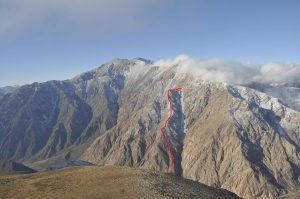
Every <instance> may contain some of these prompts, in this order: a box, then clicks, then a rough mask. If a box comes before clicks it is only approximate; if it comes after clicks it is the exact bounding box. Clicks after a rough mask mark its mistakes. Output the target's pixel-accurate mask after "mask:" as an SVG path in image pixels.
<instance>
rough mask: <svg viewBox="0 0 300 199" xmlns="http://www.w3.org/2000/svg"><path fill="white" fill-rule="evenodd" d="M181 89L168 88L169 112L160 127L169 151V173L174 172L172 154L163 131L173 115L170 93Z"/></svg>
mask: <svg viewBox="0 0 300 199" xmlns="http://www.w3.org/2000/svg"><path fill="white" fill-rule="evenodd" d="M181 90H182V88H172V89H169V90H168V101H169V105H170V114H169V117H168V119H167V120H166V122H165V125H164V126H163V127H162V128H161V129H160V131H161V133H162V134H163V137H164V140H165V142H166V147H167V150H168V152H169V156H170V158H171V164H170V165H169V169H168V172H169V174H172V173H174V155H173V153H172V149H171V147H170V144H169V141H168V138H167V135H166V132H165V128H166V127H167V125H168V123H169V121H170V119H171V117H172V115H173V110H172V102H171V94H172V92H173V91H181Z"/></svg>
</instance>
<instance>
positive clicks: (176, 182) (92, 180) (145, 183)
mask: <svg viewBox="0 0 300 199" xmlns="http://www.w3.org/2000/svg"><path fill="white" fill-rule="evenodd" d="M0 198H30V199H34V198H39V199H40V198H42V199H47V198H80V199H81V198H87V199H89V198H90V199H96V198H97V199H101V198H103V199H110V198H112V199H118V198H145V199H148V198H149V199H154V198H180V199H183V198H203V199H210V198H211V199H221V198H222V199H224V198H228V199H229V198H238V197H237V196H236V195H234V194H232V193H231V192H228V191H226V190H222V189H215V188H211V187H208V186H206V185H203V184H200V183H197V182H193V181H190V180H186V179H183V178H180V177H175V176H169V175H168V174H164V173H158V172H154V171H150V170H143V169H135V168H128V167H116V166H105V167H96V166H95V167H81V168H72V169H63V170H59V171H52V172H41V173H34V174H16V175H6V176H0Z"/></svg>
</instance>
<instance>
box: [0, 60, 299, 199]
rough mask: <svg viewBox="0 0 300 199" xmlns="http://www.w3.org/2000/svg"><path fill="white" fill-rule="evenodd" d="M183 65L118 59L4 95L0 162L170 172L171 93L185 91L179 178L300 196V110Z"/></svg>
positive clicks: (179, 103)
mask: <svg viewBox="0 0 300 199" xmlns="http://www.w3.org/2000/svg"><path fill="white" fill-rule="evenodd" d="M178 67H179V66H177V65H170V66H158V65H156V64H154V63H152V62H151V61H147V60H144V59H132V60H126V59H116V60H113V61H111V62H108V63H106V64H103V65H102V66H100V67H99V68H97V69H95V70H92V71H89V72H87V73H83V74H81V75H79V76H77V77H75V78H73V79H70V80H66V81H49V82H45V83H34V84H31V85H25V86H22V87H20V88H18V89H16V90H15V91H14V92H12V93H10V94H6V95H5V96H4V97H2V99H0V113H1V114H0V158H1V159H7V160H14V161H17V162H21V163H23V164H24V165H27V166H30V167H32V168H33V169H36V170H44V169H46V168H48V167H50V166H51V165H54V164H64V163H66V162H68V161H73V160H78V159H80V160H84V161H88V162H91V163H93V164H97V165H126V166H131V167H144V168H150V169H155V170H159V171H164V172H167V170H168V167H169V164H170V162H171V160H170V157H169V154H168V151H167V149H166V146H165V141H164V139H163V136H162V134H161V132H160V128H161V127H162V126H163V125H164V122H165V121H166V119H167V118H168V115H169V105H168V100H167V96H166V93H167V91H168V89H170V88H175V87H182V88H183V91H182V92H173V93H172V96H171V98H172V106H173V116H172V117H171V119H170V121H169V123H168V125H167V128H166V133H167V137H168V140H169V142H170V147H171V149H172V152H173V155H174V158H175V174H176V175H179V176H183V177H185V178H188V179H192V180H196V181H199V182H201V183H204V184H207V185H210V186H214V187H218V188H224V189H227V190H230V191H232V192H234V193H236V194H237V195H239V196H241V197H258V198H259V197H260V198H274V197H278V196H280V195H284V194H286V193H289V192H294V191H296V190H297V189H299V183H300V155H299V150H300V112H299V109H298V108H299V107H300V106H299V103H297V101H293V100H292V99H291V97H286V95H284V94H285V93H284V92H279V91H278V89H279V88H278V87H276V89H277V90H276V89H275V87H274V86H273V87H272V88H273V90H272V89H270V87H258V85H254V84H252V85H244V86H238V85H229V84H226V83H217V82H207V81H203V80H201V79H199V78H197V76H195V75H193V74H189V73H183V72H181V71H180V70H179V68H178ZM281 87H282V88H283V89H290V88H291V89H292V86H289V88H287V86H284V85H282V86H281ZM266 89H268V90H267V91H268V92H265V90H266ZM297 89H299V88H298V87H295V89H294V92H295V93H293V95H294V96H299V95H300V94H299V93H297ZM274 90H276V92H275V91H274ZM271 91H272V92H271ZM278 93H280V95H279V94H278ZM273 94H274V95H273ZM272 95H273V96H272ZM275 97H277V98H275ZM278 98H280V99H278Z"/></svg>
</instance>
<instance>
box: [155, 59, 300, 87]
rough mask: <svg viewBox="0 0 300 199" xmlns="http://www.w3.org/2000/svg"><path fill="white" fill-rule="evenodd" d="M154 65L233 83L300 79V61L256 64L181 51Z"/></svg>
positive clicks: (293, 81)
mask: <svg viewBox="0 0 300 199" xmlns="http://www.w3.org/2000/svg"><path fill="white" fill-rule="evenodd" d="M154 65H157V66H163V67H171V66H174V65H178V66H179V70H180V71H181V72H186V73H191V74H193V75H197V76H199V77H201V79H203V80H207V81H217V82H227V83H232V84H247V83H251V82H259V83H300V64H283V63H269V64H262V65H258V64H253V63H241V62H236V61H226V60H221V59H208V60H203V59H196V58H191V57H189V56H187V55H179V56H177V57H175V58H173V59H161V60H158V61H156V62H154Z"/></svg>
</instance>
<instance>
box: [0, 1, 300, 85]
mask: <svg viewBox="0 0 300 199" xmlns="http://www.w3.org/2000/svg"><path fill="white" fill-rule="evenodd" d="M179 54H188V55H189V56H191V57H196V58H202V59H210V58H220V59H224V60H235V61H241V62H254V63H259V64H261V63H270V62H283V63H300V0H143V1H142V0H23V1H21V0H0V86H6V85H15V84H25V83H32V82H35V81H38V82H41V81H47V80H51V79H68V78H71V77H72V76H74V75H77V74H79V73H81V72H84V71H87V70H90V69H92V68H95V67H97V66H99V65H101V64H102V63H103V62H106V61H109V60H111V59H113V58H117V57H118V58H134V57H144V58H147V59H152V60H157V59H161V58H169V57H175V56H177V55H179Z"/></svg>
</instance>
